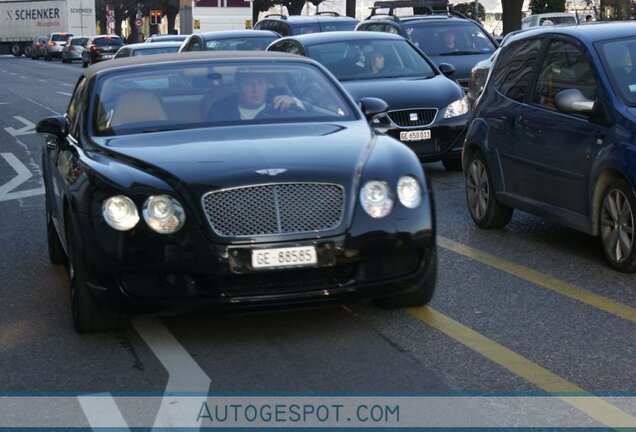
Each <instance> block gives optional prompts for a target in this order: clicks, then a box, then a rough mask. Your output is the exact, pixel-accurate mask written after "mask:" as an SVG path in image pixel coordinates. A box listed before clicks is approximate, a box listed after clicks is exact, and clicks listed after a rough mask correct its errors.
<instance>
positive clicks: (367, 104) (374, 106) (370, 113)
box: [360, 97, 389, 121]
mask: <svg viewBox="0 0 636 432" xmlns="http://www.w3.org/2000/svg"><path fill="white" fill-rule="evenodd" d="M360 108H361V109H362V112H363V113H364V116H365V117H366V119H367V120H368V121H373V119H375V118H376V117H378V116H380V115H382V114H384V113H385V112H387V111H388V110H389V105H387V103H386V102H385V101H384V100H382V99H378V98H374V97H363V98H360Z"/></svg>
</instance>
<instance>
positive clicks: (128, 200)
mask: <svg viewBox="0 0 636 432" xmlns="http://www.w3.org/2000/svg"><path fill="white" fill-rule="evenodd" d="M356 102H359V105H357V103H356ZM386 109H387V106H386V104H385V103H384V102H383V101H382V100H379V99H374V98H363V99H362V100H360V101H354V100H352V99H351V98H350V97H349V96H348V95H347V94H346V92H345V91H344V90H343V89H342V87H341V86H340V85H339V84H338V82H337V81H336V80H335V79H334V78H333V77H332V76H331V75H330V74H329V73H327V71H326V69H324V68H323V67H322V66H321V65H319V64H318V63H316V62H314V61H313V60H310V59H307V58H301V57H297V56H291V55H287V54H281V53H261V52H246V53H237V52H232V53H229V52H226V53H222V52H219V53H204V54H200V53H185V54H184V53H181V54H175V55H171V54H168V55H161V56H154V57H152V58H150V59H148V58H144V57H140V58H125V59H121V60H113V61H109V62H105V63H104V64H99V65H95V66H93V67H90V68H88V69H87V70H85V71H83V74H82V76H81V77H80V78H79V80H78V82H77V85H76V87H75V90H74V92H73V96H72V97H71V101H70V103H69V106H68V109H67V112H66V114H65V115H63V116H54V117H49V118H46V119H43V120H41V121H40V122H39V123H38V125H37V131H38V132H40V133H43V134H46V145H45V146H44V147H43V149H44V150H43V154H42V158H43V160H42V164H43V172H44V182H45V186H46V221H47V231H48V243H49V254H50V258H51V261H52V262H53V263H55V264H67V266H68V269H69V277H70V286H71V301H72V313H73V322H74V324H75V327H76V328H77V330H78V331H80V332H90V331H100V330H107V329H113V328H117V327H121V326H122V325H124V324H125V323H126V317H127V316H128V315H130V314H132V313H143V312H150V311H152V312H156V313H157V312H158V313H163V312H171V313H174V312H181V311H187V310H192V309H195V308H200V307H203V306H214V305H216V306H219V307H222V308H232V307H251V306H259V307H260V306H265V307H268V306H273V305H296V304H302V303H307V302H311V303H313V302H320V301H334V300H336V301H340V300H342V299H344V298H345V297H347V296H350V295H358V296H361V297H363V298H370V299H374V300H375V301H376V302H377V304H378V305H379V306H383V307H403V306H415V305H422V304H425V303H427V302H428V301H429V300H430V299H431V297H432V295H433V291H434V288H435V276H436V253H435V219H434V209H433V200H432V195H431V190H430V185H429V184H428V182H427V180H426V176H425V174H424V171H423V169H422V167H421V165H420V163H419V161H418V159H417V157H416V156H415V154H414V153H413V152H412V151H411V150H409V149H408V148H407V147H406V146H405V145H403V144H401V143H400V142H398V141H396V140H394V139H392V138H390V137H387V136H385V135H382V134H377V133H376V132H374V130H373V129H372V128H371V127H370V125H369V123H370V121H372V119H373V118H374V117H375V116H377V115H380V114H382V113H384V112H385V111H386Z"/></svg>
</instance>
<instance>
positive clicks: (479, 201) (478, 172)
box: [464, 151, 513, 229]
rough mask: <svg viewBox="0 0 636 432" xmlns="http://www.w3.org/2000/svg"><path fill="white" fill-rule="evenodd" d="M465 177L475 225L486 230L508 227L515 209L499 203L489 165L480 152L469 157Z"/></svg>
mask: <svg viewBox="0 0 636 432" xmlns="http://www.w3.org/2000/svg"><path fill="white" fill-rule="evenodd" d="M464 176H465V179H466V202H467V204H468V211H469V212H470V217H471V218H473V221H474V222H475V225H477V226H478V227H479V228H484V229H492V228H502V227H504V226H506V224H507V223H508V222H510V218H512V212H513V209H512V208H510V207H508V206H504V205H502V204H499V203H498V202H497V198H496V197H495V191H494V189H493V186H492V177H491V176H490V171H488V165H487V164H486V162H485V161H484V157H483V155H482V154H481V153H480V152H478V151H476V152H473V153H472V154H471V155H470V156H469V157H468V160H467V162H466V171H465V173H464Z"/></svg>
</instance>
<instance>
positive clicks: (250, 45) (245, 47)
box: [205, 35, 277, 51]
mask: <svg viewBox="0 0 636 432" xmlns="http://www.w3.org/2000/svg"><path fill="white" fill-rule="evenodd" d="M276 39H277V37H276V36H274V35H272V36H264V37H249V38H245V37H241V38H231V39H220V40H208V41H205V46H206V48H207V50H208V51H220V50H224V51H255V50H258V51H265V48H267V46H268V45H269V44H270V43H272V42H274V41H275V40H276Z"/></svg>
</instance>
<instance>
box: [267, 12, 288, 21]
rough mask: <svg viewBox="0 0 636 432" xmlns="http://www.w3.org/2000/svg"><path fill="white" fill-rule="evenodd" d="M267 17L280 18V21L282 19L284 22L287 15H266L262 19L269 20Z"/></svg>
mask: <svg viewBox="0 0 636 432" xmlns="http://www.w3.org/2000/svg"><path fill="white" fill-rule="evenodd" d="M269 17H280V18H282V19H284V20H286V19H287V15H284V14H277V13H271V14H267V15H265V16H264V17H263V18H269Z"/></svg>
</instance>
